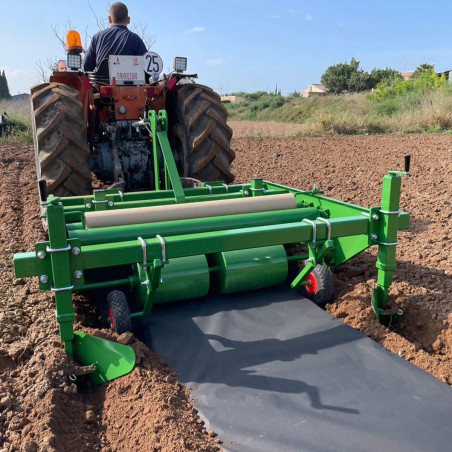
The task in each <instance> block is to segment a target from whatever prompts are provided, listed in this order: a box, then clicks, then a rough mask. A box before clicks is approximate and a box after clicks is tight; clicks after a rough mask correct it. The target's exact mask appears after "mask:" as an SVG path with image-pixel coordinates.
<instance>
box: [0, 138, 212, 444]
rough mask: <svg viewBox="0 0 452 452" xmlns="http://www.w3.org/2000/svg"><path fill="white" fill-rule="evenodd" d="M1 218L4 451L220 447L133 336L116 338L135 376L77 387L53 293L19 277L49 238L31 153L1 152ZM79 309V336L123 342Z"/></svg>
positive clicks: (169, 375)
mask: <svg viewBox="0 0 452 452" xmlns="http://www.w3.org/2000/svg"><path fill="white" fill-rule="evenodd" d="M0 216H1V219H2V221H1V222H0V306H1V310H0V451H1V452H11V451H23V452H56V451H68V450H76V451H87V452H88V451H93V450H98V451H102V452H110V451H131V450H146V451H167V452H170V451H171V452H173V451H181V452H182V451H186V450H202V451H217V450H219V446H218V444H219V441H220V440H219V439H217V438H213V437H212V436H211V435H210V434H209V433H208V432H207V431H206V429H205V428H204V426H203V425H202V421H201V419H200V418H199V417H198V415H197V413H196V410H195V409H194V408H193V406H192V404H191V400H190V395H189V393H188V391H187V390H186V389H185V388H184V387H183V386H182V385H181V384H180V383H179V382H178V381H177V377H176V375H175V373H174V372H173V371H171V370H170V369H169V368H168V367H167V366H166V364H165V363H164V362H163V361H162V359H161V358H160V357H158V356H157V355H155V354H154V353H152V352H151V351H150V350H149V349H148V348H147V347H145V346H144V344H142V343H141V342H139V341H137V340H136V339H135V338H134V337H133V336H131V337H128V338H127V337H120V338H118V339H119V340H120V341H128V342H130V344H131V346H132V347H133V348H134V349H135V352H136V355H137V366H136V367H135V368H134V370H133V371H132V372H131V373H130V374H129V375H127V376H125V377H123V378H120V379H117V380H114V381H112V382H109V383H106V384H102V385H99V386H95V387H89V385H87V384H86V382H83V381H82V380H80V379H78V380H76V381H74V378H73V374H74V373H75V371H76V365H75V363H74V362H73V361H72V360H71V359H70V358H69V357H68V356H67V355H66V353H65V351H64V349H63V346H62V342H61V341H60V339H59V334H58V327H57V323H56V321H55V312H54V301H53V297H52V295H51V294H50V293H49V292H42V291H40V290H39V289H38V284H37V281H36V279H27V280H25V279H16V278H14V274H13V253H15V252H19V251H30V250H32V249H33V247H34V244H35V242H38V241H42V240H45V236H44V232H43V229H42V225H41V222H40V219H39V204H38V191H37V184H36V175H35V168H34V158H33V149H32V147H31V146H24V145H17V146H12V145H0ZM76 311H77V324H76V328H77V329H78V330H82V331H85V332H88V333H91V334H95V335H96V334H97V335H99V336H103V337H106V338H109V339H111V340H115V339H116V336H115V335H114V334H113V333H111V332H108V331H105V330H104V331H102V330H93V329H92V328H90V327H89V325H90V323H91V322H92V314H89V315H85V314H84V313H83V309H82V308H80V307H78V306H77V307H76ZM79 313H80V315H79Z"/></svg>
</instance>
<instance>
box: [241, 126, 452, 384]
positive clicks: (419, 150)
mask: <svg viewBox="0 0 452 452" xmlns="http://www.w3.org/2000/svg"><path fill="white" fill-rule="evenodd" d="M234 150H235V152H236V160H235V161H234V162H233V168H232V170H233V172H234V173H235V174H236V181H238V182H247V181H249V180H250V178H252V177H263V178H264V179H267V180H271V181H274V182H278V183H281V184H283V185H289V186H293V187H297V188H301V189H305V190H308V189H311V188H312V186H313V184H314V183H315V184H316V185H317V187H318V188H319V189H323V190H325V196H330V197H332V198H336V199H340V200H343V201H347V202H351V203H353V204H358V205H362V206H365V207H370V206H378V205H379V203H380V197H381V181H382V177H383V175H384V174H385V173H386V171H387V170H394V169H399V170H402V169H403V161H404V155H405V154H411V156H412V163H411V176H410V177H408V178H403V180H402V195H401V209H402V210H405V211H407V212H409V213H410V214H411V226H410V229H409V230H408V231H401V232H399V242H400V244H399V245H398V246H397V269H396V270H395V272H394V283H393V285H392V287H391V291H390V301H389V306H391V307H393V308H397V309H399V308H401V309H402V310H403V311H404V315H403V316H402V317H401V318H400V321H399V322H398V323H397V324H392V325H390V327H389V328H388V327H385V326H382V325H380V324H379V323H378V322H377V321H376V320H375V317H374V315H373V313H372V311H371V309H370V295H371V288H372V283H373V281H374V280H375V278H376V275H377V272H376V269H375V260H376V257H375V251H376V250H375V248H373V249H371V250H369V251H367V252H364V253H362V254H360V255H358V256H356V257H354V258H353V259H351V260H350V261H348V262H346V263H345V264H343V265H342V266H340V267H339V268H338V269H337V270H336V271H335V273H334V278H335V288H336V290H335V299H334V302H333V303H331V304H330V305H328V310H329V312H330V313H331V314H333V315H334V316H336V317H337V318H338V319H340V320H341V321H343V322H345V323H348V324H349V325H351V326H353V327H354V328H357V329H359V330H361V331H362V332H363V333H364V334H366V335H368V336H369V337H371V338H373V339H375V340H376V341H378V342H380V343H381V344H382V345H384V346H385V347H386V348H388V349H389V350H391V351H392V352H394V353H396V354H398V355H399V356H402V357H404V358H405V359H407V360H409V361H411V362H413V363H414V364H416V365H417V366H419V367H421V368H422V369H424V370H426V371H428V372H430V373H432V374H433V375H435V376H436V377H438V378H440V379H441V380H443V381H445V382H447V383H449V384H452V254H451V252H450V249H451V248H450V243H451V240H452V139H451V138H450V136H448V135H433V134H432V135H371V136H335V137H321V138H299V139H276V138H275V139H265V138H241V139H236V140H234Z"/></svg>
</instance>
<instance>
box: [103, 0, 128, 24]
mask: <svg viewBox="0 0 452 452" xmlns="http://www.w3.org/2000/svg"><path fill="white" fill-rule="evenodd" d="M108 23H110V24H112V25H129V24H130V17H129V11H128V10H127V6H126V5H124V3H121V2H115V3H112V4H111V5H110V11H109V15H108Z"/></svg>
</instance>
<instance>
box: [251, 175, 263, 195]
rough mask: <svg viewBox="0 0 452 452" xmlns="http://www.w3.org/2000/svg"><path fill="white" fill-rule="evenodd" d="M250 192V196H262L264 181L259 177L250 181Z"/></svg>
mask: <svg viewBox="0 0 452 452" xmlns="http://www.w3.org/2000/svg"><path fill="white" fill-rule="evenodd" d="M250 190H251V194H252V196H262V195H263V194H264V180H263V179H261V178H259V177H254V178H253V179H251V187H250Z"/></svg>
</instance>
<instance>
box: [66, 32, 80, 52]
mask: <svg viewBox="0 0 452 452" xmlns="http://www.w3.org/2000/svg"><path fill="white" fill-rule="evenodd" d="M66 50H67V51H69V50H82V41H81V39H80V35H79V33H78V31H75V30H68V32H67V33H66Z"/></svg>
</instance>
